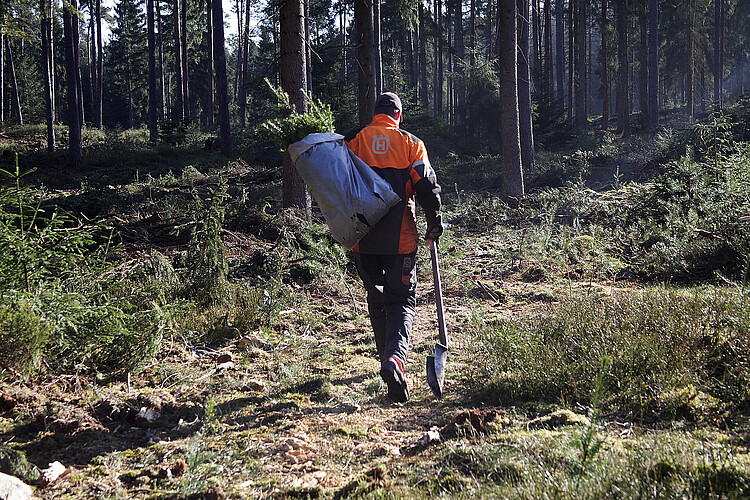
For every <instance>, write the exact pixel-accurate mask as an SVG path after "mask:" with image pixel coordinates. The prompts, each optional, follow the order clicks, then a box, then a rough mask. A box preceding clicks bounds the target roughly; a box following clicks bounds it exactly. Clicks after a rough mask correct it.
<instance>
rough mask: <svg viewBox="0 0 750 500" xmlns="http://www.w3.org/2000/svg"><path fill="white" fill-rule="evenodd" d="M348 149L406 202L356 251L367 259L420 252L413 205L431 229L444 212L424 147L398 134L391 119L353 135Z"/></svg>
mask: <svg viewBox="0 0 750 500" xmlns="http://www.w3.org/2000/svg"><path fill="white" fill-rule="evenodd" d="M345 139H346V143H347V145H348V146H349V148H350V149H351V150H352V151H353V152H354V154H356V155H357V156H359V157H360V158H361V159H362V160H363V161H364V162H365V163H367V164H368V165H369V166H370V167H371V168H372V169H373V170H375V172H377V173H378V174H379V175H380V176H381V177H382V178H383V179H385V180H386V181H388V183H389V184H390V185H391V187H392V188H393V190H394V191H395V192H396V194H397V195H398V196H399V197H400V198H401V202H400V203H399V204H397V205H396V206H394V207H393V208H391V209H390V211H389V212H388V213H387V214H386V215H385V217H383V218H382V219H381V220H380V221H379V222H378V223H377V224H375V225H374V226H372V228H371V229H370V231H369V232H368V233H367V234H366V235H365V236H364V237H363V238H362V239H361V240H360V241H359V243H358V244H357V246H355V247H354V251H355V252H359V253H365V254H381V255H395V254H409V253H412V252H414V251H416V249H417V245H418V243H419V237H418V235H417V223H416V213H415V204H414V199H415V197H416V199H417V201H418V202H419V204H420V206H421V207H422V208H423V209H424V212H425V217H426V219H427V224H428V226H429V225H430V223H431V221H434V220H435V219H436V217H437V214H438V213H439V212H440V185H439V184H438V183H437V177H436V175H435V170H433V168H432V166H431V165H430V160H429V159H428V158H427V150H426V149H425V146H424V143H423V142H422V141H421V140H420V139H418V138H417V137H415V136H414V135H412V134H410V133H409V132H406V131H404V130H401V129H399V128H398V122H397V121H396V120H395V119H393V118H391V117H390V116H388V115H386V114H379V115H375V117H374V118H373V120H372V122H371V123H370V124H369V125H367V126H366V127H362V128H360V129H358V130H354V131H352V132H349V133H348V134H347V135H346V136H345Z"/></svg>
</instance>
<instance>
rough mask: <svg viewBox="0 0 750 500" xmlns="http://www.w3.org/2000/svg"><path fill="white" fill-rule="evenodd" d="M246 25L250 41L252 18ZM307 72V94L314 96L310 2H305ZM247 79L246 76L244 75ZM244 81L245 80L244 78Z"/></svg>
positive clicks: (248, 19) (306, 0)
mask: <svg viewBox="0 0 750 500" xmlns="http://www.w3.org/2000/svg"><path fill="white" fill-rule="evenodd" d="M247 6H248V8H247V11H248V13H249V12H250V2H247ZM247 21H248V22H246V23H245V24H246V25H247V26H248V30H247V37H246V38H245V41H246V42H247V40H249V39H250V22H249V21H250V18H249V17H248V18H247ZM245 68H247V46H246V47H245ZM305 72H306V73H307V78H306V80H307V89H306V90H307V92H308V93H309V94H310V95H312V39H311V38H310V0H305ZM243 77H245V78H246V74H245V75H243ZM243 79H244V78H243Z"/></svg>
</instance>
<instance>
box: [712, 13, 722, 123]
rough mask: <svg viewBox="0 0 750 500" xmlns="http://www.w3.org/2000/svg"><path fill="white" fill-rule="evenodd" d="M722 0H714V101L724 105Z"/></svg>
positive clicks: (718, 105) (719, 107)
mask: <svg viewBox="0 0 750 500" xmlns="http://www.w3.org/2000/svg"><path fill="white" fill-rule="evenodd" d="M723 79H724V0H714V103H715V106H716V108H717V109H721V108H722V107H724V89H723Z"/></svg>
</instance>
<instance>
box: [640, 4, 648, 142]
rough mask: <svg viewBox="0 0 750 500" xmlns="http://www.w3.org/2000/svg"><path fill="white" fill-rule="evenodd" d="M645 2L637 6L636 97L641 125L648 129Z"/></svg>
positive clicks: (646, 18) (646, 20)
mask: <svg viewBox="0 0 750 500" xmlns="http://www.w3.org/2000/svg"><path fill="white" fill-rule="evenodd" d="M646 2H648V0H639V4H638V24H639V25H640V31H641V33H640V34H641V38H640V40H639V50H638V55H639V60H638V97H639V102H640V107H641V124H642V125H643V127H644V128H646V127H648V15H647V13H646Z"/></svg>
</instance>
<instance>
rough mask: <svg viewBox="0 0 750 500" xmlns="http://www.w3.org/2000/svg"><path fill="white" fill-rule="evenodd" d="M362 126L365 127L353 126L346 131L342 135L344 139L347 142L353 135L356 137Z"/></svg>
mask: <svg viewBox="0 0 750 500" xmlns="http://www.w3.org/2000/svg"><path fill="white" fill-rule="evenodd" d="M363 128H365V127H359V128H355V129H353V130H350V131H349V132H347V133H346V134H345V135H344V140H345V141H346V142H349V141H351V140H352V139H354V138H355V137H357V134H359V133H360V132H362V129H363Z"/></svg>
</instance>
